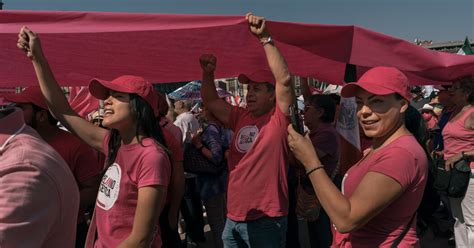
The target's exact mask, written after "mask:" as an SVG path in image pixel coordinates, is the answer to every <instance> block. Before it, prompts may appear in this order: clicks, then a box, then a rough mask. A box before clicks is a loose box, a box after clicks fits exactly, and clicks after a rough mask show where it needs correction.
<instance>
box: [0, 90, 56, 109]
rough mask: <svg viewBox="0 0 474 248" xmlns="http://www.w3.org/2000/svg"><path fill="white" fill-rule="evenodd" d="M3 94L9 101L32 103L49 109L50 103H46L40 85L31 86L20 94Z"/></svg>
mask: <svg viewBox="0 0 474 248" xmlns="http://www.w3.org/2000/svg"><path fill="white" fill-rule="evenodd" d="M2 96H3V98H5V101H7V102H14V103H32V104H34V105H36V106H38V107H40V108H42V109H46V110H48V105H46V102H45V101H44V97H43V93H41V89H40V87H39V86H30V87H28V88H26V89H25V90H23V91H22V92H20V93H18V94H15V93H7V94H4V95H2Z"/></svg>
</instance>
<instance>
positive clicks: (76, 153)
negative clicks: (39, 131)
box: [47, 129, 103, 223]
mask: <svg viewBox="0 0 474 248" xmlns="http://www.w3.org/2000/svg"><path fill="white" fill-rule="evenodd" d="M47 142H48V144H49V145H50V146H52V147H53V148H54V149H55V150H56V151H57V152H58V153H59V155H61V157H62V158H63V159H64V161H66V164H67V165H68V166H69V168H70V169H71V171H72V174H73V175H74V177H75V178H76V182H78V183H79V184H80V183H81V182H84V181H86V180H88V179H90V178H92V177H94V176H97V175H99V174H100V173H101V172H102V167H103V164H99V161H98V159H97V154H96V153H95V151H94V149H92V148H91V147H90V146H88V145H87V144H86V143H84V142H82V141H81V140H80V139H79V138H77V137H76V136H74V135H73V134H71V133H69V132H67V131H64V130H61V129H60V130H59V133H58V135H56V136H55V137H54V138H53V139H51V140H48V141H47ZM86 210H87V209H85V208H80V209H79V214H78V220H77V222H78V223H81V222H83V221H84V217H83V216H84V213H85V212H86Z"/></svg>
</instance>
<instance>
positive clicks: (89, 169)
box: [73, 141, 103, 182]
mask: <svg viewBox="0 0 474 248" xmlns="http://www.w3.org/2000/svg"><path fill="white" fill-rule="evenodd" d="M78 142H80V143H79V146H78V148H77V150H76V152H75V159H74V161H75V163H76V165H75V166H74V167H73V168H75V171H74V175H75V176H76V177H77V180H78V181H79V182H84V181H86V180H87V179H89V178H91V177H94V176H97V175H99V174H100V172H101V171H102V166H103V165H101V164H99V161H98V157H97V154H96V153H95V152H94V149H92V148H91V147H90V146H88V145H86V144H85V143H84V142H82V141H78Z"/></svg>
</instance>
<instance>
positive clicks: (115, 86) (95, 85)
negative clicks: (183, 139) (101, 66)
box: [89, 75, 158, 116]
mask: <svg viewBox="0 0 474 248" xmlns="http://www.w3.org/2000/svg"><path fill="white" fill-rule="evenodd" d="M109 90H114V91H118V92H123V93H135V94H137V95H139V96H140V97H142V98H143V99H145V101H146V102H147V103H148V104H150V106H151V107H152V108H153V112H154V114H155V116H156V115H157V114H158V97H157V96H156V93H155V91H154V89H153V85H152V84H151V83H149V82H148V81H146V80H145V79H144V78H142V77H138V76H130V75H124V76H120V77H118V78H116V79H114V80H112V81H105V80H101V79H97V78H94V79H92V80H91V81H90V83H89V91H90V92H91V95H93V96H94V97H96V98H98V99H100V100H105V99H107V98H108V97H109Z"/></svg>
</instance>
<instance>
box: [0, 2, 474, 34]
mask: <svg viewBox="0 0 474 248" xmlns="http://www.w3.org/2000/svg"><path fill="white" fill-rule="evenodd" d="M2 1H3V2H4V3H5V5H4V9H8V10H77V11H105V12H143V13H180V14H219V15H244V14H245V13H246V12H247V11H252V12H254V13H255V14H258V15H262V16H265V17H266V18H267V19H272V20H278V21H291V22H305V23H321V24H342V25H358V26H362V27H365V28H369V29H372V30H375V31H377V32H381V33H385V34H388V35H391V36H396V37H399V38H402V39H406V40H409V41H413V40H414V39H415V38H421V39H426V40H433V41H437V42H441V41H449V40H463V39H464V37H465V36H466V35H467V36H469V37H470V38H474V0H291V1H290V0H287V1H283V0H253V1H249V0H246V1H230V0H154V1H153V0H2Z"/></svg>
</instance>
